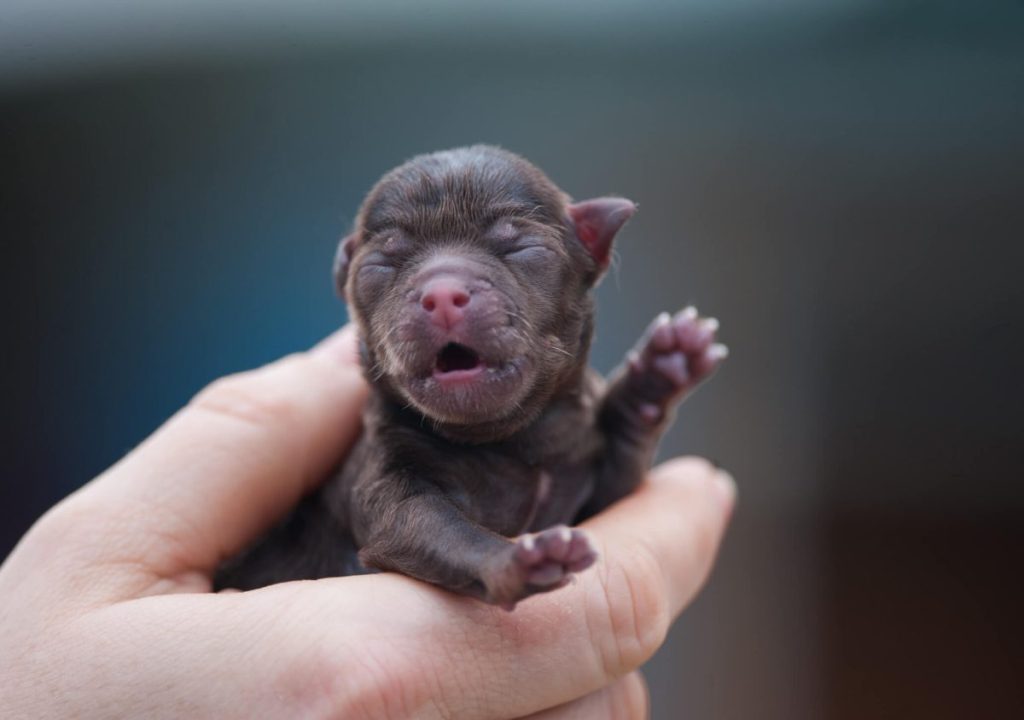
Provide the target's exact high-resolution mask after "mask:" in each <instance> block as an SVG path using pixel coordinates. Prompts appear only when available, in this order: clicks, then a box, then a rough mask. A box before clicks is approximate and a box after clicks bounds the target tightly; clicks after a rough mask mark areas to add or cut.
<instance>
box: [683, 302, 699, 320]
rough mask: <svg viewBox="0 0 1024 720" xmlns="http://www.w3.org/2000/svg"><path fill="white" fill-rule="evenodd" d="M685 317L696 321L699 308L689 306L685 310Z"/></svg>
mask: <svg viewBox="0 0 1024 720" xmlns="http://www.w3.org/2000/svg"><path fill="white" fill-rule="evenodd" d="M683 317H684V318H686V319H687V320H696V319H697V308H695V307H694V306H693V305H687V306H686V307H685V308H683Z"/></svg>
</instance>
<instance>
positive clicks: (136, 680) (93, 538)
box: [0, 329, 735, 720]
mask: <svg viewBox="0 0 1024 720" xmlns="http://www.w3.org/2000/svg"><path fill="white" fill-rule="evenodd" d="M365 396H366V386H365V384H364V382H363V380H362V378H361V375H360V371H359V368H358V365H357V363H356V360H355V353H354V343H353V338H352V335H351V331H350V330H347V329H346V330H343V331H341V332H339V333H338V334H336V335H334V336H332V337H330V338H328V339H327V340H326V341H324V342H323V343H321V344H320V345H318V346H317V347H316V348H314V349H313V350H312V351H310V352H306V353H299V354H296V355H293V356H290V357H287V358H285V359H283V360H280V361H278V362H275V363H273V364H271V365H268V366H266V367H264V368H261V369H258V370H254V371H251V372H246V373H242V374H239V375H235V376H231V377H228V378H224V379H221V380H219V381H217V382H215V383H213V384H212V385H211V386H210V387H208V388H207V389H205V390H204V391H203V392H201V393H200V394H199V395H198V396H197V397H196V398H195V399H194V400H193V401H192V402H191V403H190V404H189V405H188V406H186V407H185V408H184V409H183V410H181V411H180V412H179V413H177V414H176V415H174V416H173V417H172V418H171V419H170V420H168V421H167V423H165V424H164V425H163V427H161V428H160V429H159V430H157V431H156V432H155V433H154V434H153V435H152V436H150V437H149V438H148V439H147V440H146V441H145V442H143V443H142V444H141V445H140V446H139V447H138V448H136V449H135V450H134V451H132V452H131V453H129V454H128V455H127V456H126V457H125V458H124V459H123V460H121V461H120V462H119V463H117V464H116V465H114V466H113V467H112V468H110V469H109V470H108V471H106V472H105V473H103V474H102V475H101V476H100V477H98V478H96V479H95V480H93V481H91V482H90V483H88V484H86V485H85V486H84V487H83V488H81V489H80V490H78V491H77V492H75V493H74V494H72V495H71V496H69V497H68V498H66V499H65V500H63V501H62V502H60V503H59V504H58V505H56V506H55V507H54V508H52V509H51V510H50V511H49V512H47V513H46V514H45V515H44V516H43V517H42V518H41V519H40V520H39V521H38V522H37V523H36V524H35V525H34V526H33V527H32V529H31V530H30V531H29V532H28V533H27V534H26V535H25V537H24V538H22V540H21V542H20V543H19V544H18V546H17V547H16V548H15V550H14V551H13V552H12V553H11V555H10V556H8V557H7V559H6V560H5V561H4V563H3V565H2V566H0V639H2V642H0V707H2V708H3V714H4V717H6V718H50V717H54V718H56V717H147V718H164V717H166V718H180V717H196V718H199V717H218V718H234V717H238V718H257V717H267V718H276V717H282V718H292V717H304V718H305V717H333V718H358V719H362V718H406V717H412V718H452V717H457V718H467V719H470V720H472V719H474V718H480V719H481V720H483V719H491V718H495V719H496V718H519V717H533V718H544V719H545V720H567V719H569V718H581V719H582V718H587V719H588V720H590V719H598V720H599V719H601V718H615V719H618V718H643V717H646V716H647V712H648V708H647V692H646V688H645V686H644V683H643V679H642V677H641V676H640V674H639V672H638V671H637V668H639V667H640V665H642V664H643V663H644V662H645V661H646V660H647V659H648V658H649V657H650V656H651V655H652V654H653V653H654V652H655V651H656V650H657V649H658V647H659V646H660V645H661V643H662V642H663V641H664V639H665V635H666V632H667V631H668V628H669V626H670V624H671V623H672V621H673V620H674V619H675V618H676V617H677V616H678V615H679V613H680V612H681V611H682V610H683V608H684V607H685V606H686V605H687V604H688V603H689V602H690V601H691V600H692V599H693V597H694V595H695V594H696V593H697V591H698V590H699V588H700V587H701V585H702V584H703V582H704V580H705V578H706V577H707V575H708V572H709V570H710V568H711V565H712V562H713V560H714V556H715V553H716V551H717V548H718V545H719V542H720V540H721V537H722V533H723V532H724V530H725V527H726V525H727V523H728V519H729V516H730V514H731V512H732V508H733V504H734V498H735V487H734V484H733V482H732V480H731V478H730V477H729V476H728V475H727V474H726V473H725V472H724V471H721V470H718V469H716V468H714V467H713V466H712V465H711V464H710V463H708V462H706V461H704V460H700V459H696V458H684V459H677V460H673V461H670V462H668V463H666V464H664V465H661V466H659V467H657V468H655V469H654V470H653V471H652V472H651V473H650V476H649V478H648V480H647V481H646V482H645V483H644V484H643V485H642V486H641V487H640V489H639V490H638V491H637V492H635V493H633V494H632V495H630V496H628V497H627V498H625V499H623V500H622V501H620V502H618V503H616V504H615V505H613V506H612V507H611V508H609V509H608V510H607V511H605V512H603V513H601V514H599V515H598V516H596V517H594V518H592V519H591V520H589V521H587V522H586V523H585V524H584V525H583V527H584V528H585V529H586V530H587V531H588V532H589V533H590V535H591V537H592V538H593V539H594V541H595V544H596V545H597V547H598V550H599V552H600V558H599V560H598V562H597V563H596V564H595V566H594V567H593V568H591V569H589V570H587V571H585V572H583V573H581V574H580V575H579V576H578V577H577V578H576V580H575V582H573V583H572V584H570V585H569V586H567V587H565V588H563V589H561V590H558V591H555V592H552V593H548V594H543V595H538V596H535V597H533V598H530V599H528V600H526V601H524V602H522V603H520V604H519V605H518V606H517V607H516V609H515V611H514V612H511V613H510V612H506V611H505V610H502V609H500V608H497V607H494V606H490V605H485V604H483V603H480V602H478V601H476V600H473V599H469V598H465V597H459V596H456V595H453V594H451V593H448V592H446V591H444V590H441V589H438V588H436V587H433V586H430V585H427V584H425V583H421V582H419V581H416V580H412V579H410V578H406V577H404V576H401V575H396V574H392V573H383V574H377V575H364V576H358V577H346V578H330V579H324V580H317V581H305V582H292V583H284V584H280V585H274V586H271V587H266V588H263V589H260V590H255V591H250V592H245V593H238V592H225V593H219V594H218V593H212V592H211V590H210V588H211V575H212V573H213V571H214V568H215V567H216V566H217V564H218V563H219V562H220V561H221V560H222V559H224V558H226V557H229V556H232V555H234V554H235V553H236V552H238V551H239V550H240V549H241V548H242V547H243V546H245V545H246V544H247V543H248V542H250V541H252V540H253V539H254V538H256V537H257V536H258V535H260V533H262V532H263V531H265V530H266V528H267V527H268V526H269V525H270V524H272V523H273V522H274V521H275V520H276V519H278V518H279V517H280V516H281V515H282V514H283V513H285V512H287V510H288V508H290V507H291V506H293V505H294V504H295V503H296V501H297V500H298V499H299V498H300V497H301V496H302V495H303V494H304V493H306V492H308V491H309V490H310V489H311V488H313V487H314V485H315V484H316V483H318V482H320V481H322V480H323V479H324V478H325V477H326V476H327V475H328V474H329V473H330V472H331V470H332V468H334V467H335V466H336V465H337V464H338V463H339V461H340V460H341V458H342V457H343V456H344V453H345V450H346V448H347V447H349V446H350V444H351V443H352V441H353V440H354V438H355V437H356V435H357V433H358V431H359V413H360V408H361V405H362V403H363V400H364V398H365Z"/></svg>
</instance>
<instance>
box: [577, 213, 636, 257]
mask: <svg viewBox="0 0 1024 720" xmlns="http://www.w3.org/2000/svg"><path fill="white" fill-rule="evenodd" d="M635 212H636V204H635V203H633V201H632V200H626V199H625V198H613V197H605V198H595V199H593V200H583V201H582V202H578V203H573V204H572V205H570V206H569V217H570V218H572V222H573V225H574V226H575V227H576V237H577V238H579V241H580V242H581V243H583V246H584V247H585V248H586V249H587V251H588V252H589V253H590V256H591V257H593V258H594V260H596V261H597V264H598V266H600V267H601V268H602V269H604V268H606V267H608V262H609V260H610V259H611V250H612V241H613V240H614V239H615V234H616V233H617V232H618V231H619V229H620V228H621V227H622V226H623V225H624V224H625V223H626V221H627V220H629V219H630V218H631V217H633V213H635Z"/></svg>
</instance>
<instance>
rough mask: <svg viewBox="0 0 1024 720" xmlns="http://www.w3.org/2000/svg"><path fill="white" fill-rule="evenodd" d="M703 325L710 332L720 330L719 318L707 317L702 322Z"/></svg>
mask: <svg viewBox="0 0 1024 720" xmlns="http://www.w3.org/2000/svg"><path fill="white" fill-rule="evenodd" d="M701 326H702V327H703V328H704V329H705V330H707V331H708V332H716V331H717V330H718V318H713V317H709V318H705V319H704V320H703V321H702V322H701Z"/></svg>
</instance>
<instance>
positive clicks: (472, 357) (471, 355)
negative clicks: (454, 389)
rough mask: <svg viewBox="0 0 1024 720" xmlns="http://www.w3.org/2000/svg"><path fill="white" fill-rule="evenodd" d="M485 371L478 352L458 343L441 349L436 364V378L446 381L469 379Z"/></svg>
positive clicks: (452, 343) (449, 344) (451, 343)
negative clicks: (442, 378)
mask: <svg viewBox="0 0 1024 720" xmlns="http://www.w3.org/2000/svg"><path fill="white" fill-rule="evenodd" d="M483 369H484V364H483V361H482V360H481V359H480V356H479V355H478V354H477V353H476V351H474V350H473V349H471V348H468V347H466V346H465V345H460V344H459V343H456V342H450V343H448V344H447V345H445V346H444V347H443V348H441V352H439V353H438V354H437V359H436V360H435V362H434V376H435V377H444V378H446V379H453V380H454V379H456V378H469V377H472V376H474V375H477V374H478V373H480V372H481V371H483Z"/></svg>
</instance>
